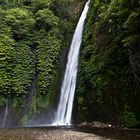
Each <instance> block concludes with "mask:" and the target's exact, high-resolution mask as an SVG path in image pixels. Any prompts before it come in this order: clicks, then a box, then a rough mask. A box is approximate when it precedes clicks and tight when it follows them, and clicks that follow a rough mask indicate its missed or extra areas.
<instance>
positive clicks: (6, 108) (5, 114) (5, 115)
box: [2, 101, 8, 128]
mask: <svg viewBox="0 0 140 140" xmlns="http://www.w3.org/2000/svg"><path fill="white" fill-rule="evenodd" d="M7 115H8V101H7V103H6V107H5V112H4V118H3V124H2V127H3V128H5V124H6V118H7Z"/></svg>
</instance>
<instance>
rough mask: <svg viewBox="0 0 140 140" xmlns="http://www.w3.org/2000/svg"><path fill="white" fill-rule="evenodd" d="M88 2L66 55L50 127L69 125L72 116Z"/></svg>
mask: <svg viewBox="0 0 140 140" xmlns="http://www.w3.org/2000/svg"><path fill="white" fill-rule="evenodd" d="M89 3H90V0H89V1H88V2H87V3H86V5H85V8H84V10H83V12H82V15H81V17H80V20H79V22H78V24H77V27H76V30H75V33H74V36H73V39H72V43H71V47H70V52H69V55H68V62H67V65H66V71H65V75H64V79H63V83H62V87H61V95H60V101H59V104H58V108H57V112H56V114H55V119H54V122H53V123H52V125H70V124H71V116H72V108H73V100H74V93H75V88H76V79H77V69H78V58H79V51H80V45H81V42H82V33H83V27H84V22H85V19H86V16H87V12H88V9H89Z"/></svg>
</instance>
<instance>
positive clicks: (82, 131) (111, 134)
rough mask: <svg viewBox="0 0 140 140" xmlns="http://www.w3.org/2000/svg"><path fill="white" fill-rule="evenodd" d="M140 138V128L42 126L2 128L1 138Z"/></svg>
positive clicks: (5, 139)
mask: <svg viewBox="0 0 140 140" xmlns="http://www.w3.org/2000/svg"><path fill="white" fill-rule="evenodd" d="M81 139H82V140H114V139H117V140H139V139H140V130H139V129H120V128H95V127H85V126H83V127H68V128H67V127H41V128H9V129H0V140H81Z"/></svg>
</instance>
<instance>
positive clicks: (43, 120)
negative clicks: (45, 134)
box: [2, 0, 90, 127]
mask: <svg viewBox="0 0 140 140" xmlns="http://www.w3.org/2000/svg"><path fill="white" fill-rule="evenodd" d="M89 3H90V0H89V1H88V2H87V3H86V4H85V7H84V10H83V12H82V14H81V17H80V19H79V22H78V24H77V27H76V30H75V33H74V35H73V39H72V43H71V46H70V51H69V54H68V61H67V65H66V71H65V75H64V79H63V82H62V87H61V93H60V99H59V102H58V105H57V109H56V111H54V109H53V108H51V107H50V108H49V109H48V110H47V109H46V110H45V111H44V110H43V111H40V113H39V114H38V113H36V114H34V115H32V116H30V117H29V118H28V121H27V123H26V124H25V125H24V126H25V127H36V126H37V127H41V126H67V125H71V117H72V109H73V101H74V94H75V88H76V80H77V69H78V59H79V51H80V45H81V42H82V33H83V27H84V22H85V19H86V16H87V12H88V9H89ZM31 101H32V99H31ZM27 108H28V107H27ZM3 112H4V113H3V117H2V118H3V121H2V122H3V123H2V127H5V126H6V124H7V122H6V121H7V115H8V114H9V112H8V105H7V106H5V109H4V111H3ZM9 126H10V125H8V126H6V127H9Z"/></svg>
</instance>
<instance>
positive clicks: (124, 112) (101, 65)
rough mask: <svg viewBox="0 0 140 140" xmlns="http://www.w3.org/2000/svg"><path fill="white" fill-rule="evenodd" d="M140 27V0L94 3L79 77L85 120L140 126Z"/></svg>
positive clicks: (79, 90)
mask: <svg viewBox="0 0 140 140" xmlns="http://www.w3.org/2000/svg"><path fill="white" fill-rule="evenodd" d="M139 25H140V1H139V0H91V4H90V10H89V13H88V17H87V22H86V25H85V29H84V37H83V44H82V46H81V57H80V66H79V75H78V87H77V97H78V103H79V108H78V110H79V111H78V112H79V115H80V118H81V119H84V118H87V120H89V121H90V120H99V121H105V122H114V123H115V124H123V125H124V126H127V127H134V126H137V125H138V124H139V120H140V113H139V106H140V26H139ZM83 114H84V115H83Z"/></svg>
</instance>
